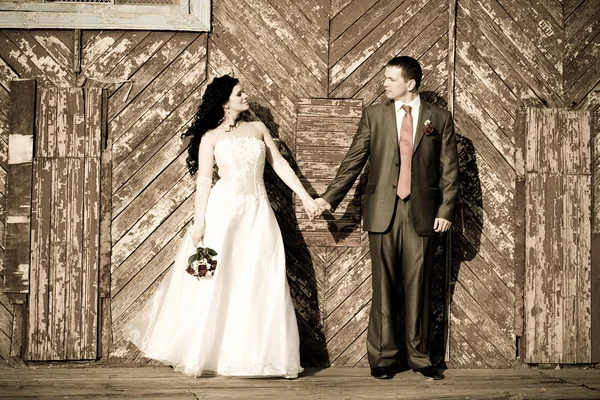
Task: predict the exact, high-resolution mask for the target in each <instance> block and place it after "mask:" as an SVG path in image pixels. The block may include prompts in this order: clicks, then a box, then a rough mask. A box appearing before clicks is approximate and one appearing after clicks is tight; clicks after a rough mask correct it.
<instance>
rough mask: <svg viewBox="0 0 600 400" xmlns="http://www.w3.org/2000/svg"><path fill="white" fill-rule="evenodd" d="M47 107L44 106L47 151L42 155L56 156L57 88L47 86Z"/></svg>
mask: <svg viewBox="0 0 600 400" xmlns="http://www.w3.org/2000/svg"><path fill="white" fill-rule="evenodd" d="M45 90H47V91H48V98H47V103H46V104H47V107H46V121H47V124H46V131H45V132H46V138H47V143H48V144H47V146H48V147H47V153H46V154H43V156H44V157H56V155H57V151H56V149H57V132H56V120H57V114H58V96H59V95H58V92H59V90H58V89H55V88H48V89H45Z"/></svg>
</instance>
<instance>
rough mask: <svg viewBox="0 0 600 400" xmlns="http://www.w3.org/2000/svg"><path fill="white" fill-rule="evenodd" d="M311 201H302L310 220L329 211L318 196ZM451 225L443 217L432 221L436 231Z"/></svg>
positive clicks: (448, 227) (443, 230)
mask: <svg viewBox="0 0 600 400" xmlns="http://www.w3.org/2000/svg"><path fill="white" fill-rule="evenodd" d="M311 200H312V201H303V202H302V203H303V204H304V210H306V213H307V214H308V218H309V219H310V220H311V221H312V220H313V219H315V218H319V217H320V216H321V215H323V213H324V212H325V211H331V204H329V203H328V202H327V201H325V200H324V199H323V198H321V197H319V198H316V199H314V200H313V199H311ZM451 226H452V222H450V221H448V220H447V219H444V218H436V219H435V220H434V221H433V231H434V232H437V233H442V232H447V231H448V230H449V229H450V227H451Z"/></svg>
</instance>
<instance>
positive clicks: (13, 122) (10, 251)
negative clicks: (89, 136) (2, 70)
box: [2, 80, 36, 293]
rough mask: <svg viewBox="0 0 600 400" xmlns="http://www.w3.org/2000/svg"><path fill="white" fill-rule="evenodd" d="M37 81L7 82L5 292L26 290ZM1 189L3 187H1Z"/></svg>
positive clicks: (3, 268)
mask: <svg viewBox="0 0 600 400" xmlns="http://www.w3.org/2000/svg"><path fill="white" fill-rule="evenodd" d="M35 96H36V83H35V81H34V80H23V81H13V82H12V83H11V85H10V109H9V110H8V115H9V132H10V133H9V135H8V165H7V166H6V168H7V174H6V180H7V188H6V192H5V193H6V220H5V222H4V223H5V224H6V225H5V234H6V244H5V248H4V250H5V252H4V261H3V265H2V275H4V282H3V290H4V292H5V293H28V292H29V264H30V256H29V244H30V240H31V239H30V230H31V224H30V220H29V215H30V213H31V184H32V161H33V140H34V129H35V127H34V124H35ZM2 189H3V190H4V188H2Z"/></svg>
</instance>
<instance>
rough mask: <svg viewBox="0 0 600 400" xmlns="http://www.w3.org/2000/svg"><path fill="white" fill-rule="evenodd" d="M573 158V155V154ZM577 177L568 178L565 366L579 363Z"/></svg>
mask: <svg viewBox="0 0 600 400" xmlns="http://www.w3.org/2000/svg"><path fill="white" fill-rule="evenodd" d="M569 154H572V153H569ZM578 183H579V182H578V179H577V176H576V175H572V174H567V175H565V177H564V196H565V197H564V203H563V206H564V212H563V215H564V217H563V221H564V223H563V235H562V237H563V238H564V252H563V259H564V261H563V264H564V274H565V277H566V279H565V283H564V293H563V304H564V307H563V310H564V314H563V318H564V321H565V322H564V325H565V331H564V336H563V362H564V361H565V360H573V359H575V355H576V354H577V329H578V327H577V296H578V294H579V289H578V287H577V269H578V268H577V264H578V255H577V254H578V252H579V229H578V228H579V224H580V219H579V217H580V214H579V212H580V210H579V204H577V198H578V196H577V194H576V193H577V190H578V188H577V185H578Z"/></svg>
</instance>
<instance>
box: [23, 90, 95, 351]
mask: <svg viewBox="0 0 600 400" xmlns="http://www.w3.org/2000/svg"><path fill="white" fill-rule="evenodd" d="M39 98H40V101H39V104H40V107H39V109H38V128H37V133H36V137H37V140H38V144H39V145H38V146H36V156H35V159H34V165H35V168H34V185H33V195H32V196H33V199H32V235H31V236H32V244H31V252H32V263H31V270H32V280H31V287H32V289H33V290H32V291H31V295H30V300H29V302H30V307H29V315H28V351H27V355H26V358H27V359H28V360H66V359H71V360H80V359H95V358H96V356H97V342H98V339H97V337H98V329H97V321H98V301H99V298H98V297H99V296H98V278H99V274H98V264H99V262H98V261H99V217H100V215H99V213H100V144H101V137H102V132H103V131H104V130H103V129H102V128H101V124H102V122H103V118H102V117H101V114H102V112H103V107H102V101H103V100H102V98H103V96H102V89H100V88H90V89H85V90H82V89H42V90H40V93H39Z"/></svg>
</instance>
